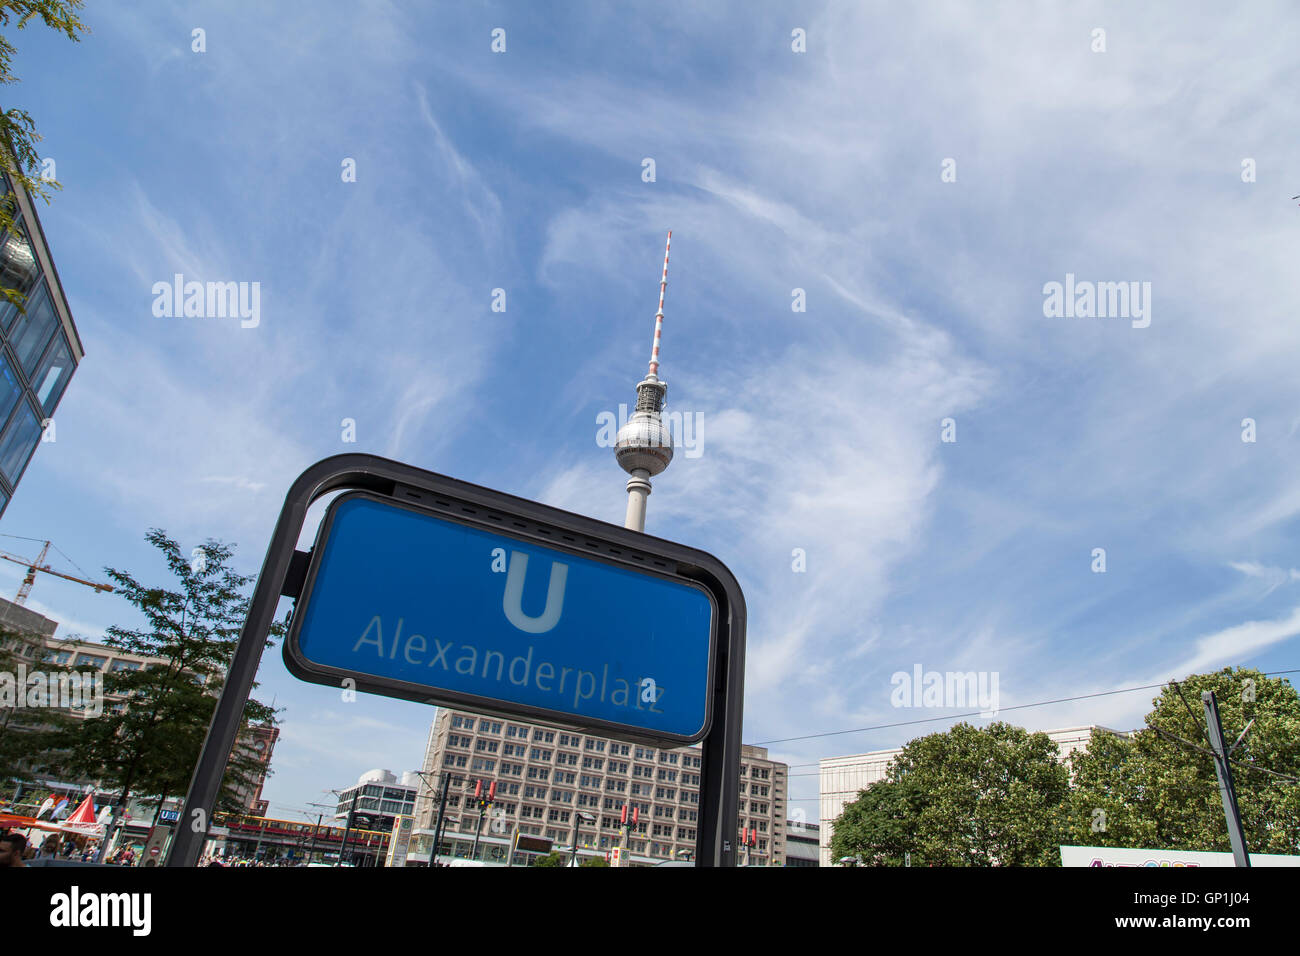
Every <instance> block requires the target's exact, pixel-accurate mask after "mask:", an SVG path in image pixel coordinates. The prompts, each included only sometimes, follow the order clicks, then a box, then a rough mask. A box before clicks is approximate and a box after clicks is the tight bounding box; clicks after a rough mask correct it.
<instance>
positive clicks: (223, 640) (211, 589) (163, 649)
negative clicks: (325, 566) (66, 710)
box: [62, 529, 284, 811]
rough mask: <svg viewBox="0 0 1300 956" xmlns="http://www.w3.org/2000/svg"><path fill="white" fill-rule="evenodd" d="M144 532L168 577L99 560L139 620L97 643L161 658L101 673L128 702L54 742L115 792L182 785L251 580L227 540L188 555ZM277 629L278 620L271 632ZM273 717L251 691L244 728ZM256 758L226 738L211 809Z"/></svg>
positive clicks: (161, 792)
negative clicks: (144, 579)
mask: <svg viewBox="0 0 1300 956" xmlns="http://www.w3.org/2000/svg"><path fill="white" fill-rule="evenodd" d="M146 540H148V541H149V543H150V544H152V545H153V546H154V547H156V548H157V549H158V550H159V552H160V554H161V556H162V558H163V560H164V562H165V564H166V566H167V568H168V570H169V571H170V572H171V574H172V576H173V577H174V578H175V579H176V580H177V586H176V587H175V588H174V589H169V588H167V587H162V586H156V585H146V584H143V583H141V582H140V581H139V580H137V579H136V577H135V576H134V575H132V574H131V573H129V572H127V571H120V570H116V569H112V568H109V569H106V573H107V574H108V576H109V577H110V578H112V580H113V581H114V583H115V584H116V585H117V588H118V592H119V593H120V594H122V595H123V596H124V597H125V598H126V600H128V601H129V602H130V603H131V604H133V605H135V607H136V608H137V609H138V610H139V611H140V613H141V614H142V615H143V617H144V626H142V627H137V628H124V627H117V626H114V627H110V628H109V629H108V637H107V638H106V639H105V643H106V644H107V645H108V646H110V647H114V648H117V649H119V650H122V651H125V652H127V653H131V654H138V655H142V656H147V657H153V658H158V659H159V660H160V663H158V664H154V665H151V666H146V667H143V668H140V669H138V670H121V671H114V672H111V673H109V674H107V675H105V678H104V692H105V695H106V696H108V697H109V698H110V699H112V698H118V699H120V700H122V701H124V702H125V703H126V704H127V706H126V707H124V708H122V709H121V712H116V710H114V709H113V708H108V709H106V710H105V712H104V714H103V715H102V716H100V717H97V718H92V719H87V720H86V721H85V722H84V723H83V724H82V725H81V726H79V727H77V728H75V729H74V730H73V731H70V732H69V733H68V734H66V735H65V736H64V738H63V741H62V743H63V748H64V750H65V751H66V762H67V765H68V766H69V768H70V769H72V770H73V771H74V772H78V773H81V774H84V775H86V776H89V777H94V778H97V779H99V780H101V781H103V782H104V783H106V784H108V785H110V786H112V787H113V788H114V789H116V790H118V791H119V792H120V793H122V794H123V795H124V797H125V795H126V794H128V793H131V792H135V793H141V794H148V795H153V796H157V797H159V798H160V800H161V799H162V798H164V797H167V796H172V795H178V794H183V793H184V792H185V791H186V788H187V786H188V784H189V780H190V776H191V774H192V772H193V768H194V766H195V764H196V763H197V762H198V757H199V752H200V750H201V748H202V744H203V739H204V736H205V734H206V733H207V728H208V724H209V723H210V721H211V719H212V713H213V711H214V709H215V707H216V700H217V698H216V695H217V694H218V693H219V692H220V690H221V686H222V684H223V683H224V680H225V674H226V669H227V667H228V666H229V664H230V660H231V658H232V656H233V654H234V650H235V645H236V644H237V643H238V641H239V635H240V632H241V630H242V628H243V624H244V619H245V617H246V616H247V613H248V598H246V597H245V596H244V595H243V588H244V587H245V586H246V585H247V584H248V583H249V582H250V581H251V580H252V579H251V577H248V576H246V575H240V574H237V573H236V572H235V571H234V570H233V569H232V568H230V567H229V564H228V562H229V560H230V558H231V557H232V555H233V553H234V552H233V549H232V548H230V547H229V546H227V545H225V544H222V543H221V542H219V541H214V540H211V539H209V540H208V541H207V542H206V543H205V544H203V545H201V546H199V547H197V548H195V549H194V551H193V553H192V557H191V558H189V559H187V558H186V557H185V555H184V554H182V552H181V548H180V546H179V545H178V544H177V543H176V542H175V541H173V540H172V539H170V538H168V537H167V535H166V533H165V532H163V531H160V530H157V529H155V530H152V531H150V532H149V533H148V534H147V535H146ZM283 631H284V624H283V623H281V622H277V623H276V624H275V625H274V627H273V628H272V631H271V634H272V636H273V637H278V636H280V635H281V634H282V633H283ZM273 719H274V711H273V710H272V709H271V708H270V707H267V706H266V705H265V704H262V703H260V702H258V701H256V700H252V699H250V700H249V702H248V705H247V707H246V708H245V710H244V724H243V728H244V730H246V729H247V727H248V725H249V723H267V722H272V721H273ZM259 766H260V765H259V764H258V762H257V760H256V759H255V758H254V757H253V756H252V755H251V754H249V753H247V752H245V749H244V748H241V747H239V746H236V747H235V749H234V751H233V752H232V754H231V756H230V763H229V765H228V767H227V771H226V777H225V780H224V781H223V785H222V790H221V795H220V797H219V800H218V809H221V810H231V811H237V810H238V809H240V806H239V803H238V801H237V799H236V790H237V789H238V788H240V787H247V786H251V785H252V782H253V780H254V778H255V776H256V774H257V773H258V772H259Z"/></svg>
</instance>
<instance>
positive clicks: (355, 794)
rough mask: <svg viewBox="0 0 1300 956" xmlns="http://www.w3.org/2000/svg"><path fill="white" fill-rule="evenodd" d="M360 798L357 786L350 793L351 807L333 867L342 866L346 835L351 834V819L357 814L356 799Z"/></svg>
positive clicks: (359, 790) (359, 787)
mask: <svg viewBox="0 0 1300 956" xmlns="http://www.w3.org/2000/svg"><path fill="white" fill-rule="evenodd" d="M359 796H361V784H357V789H355V790H353V791H352V807H351V809H349V810H348V819H347V823H346V825H345V826H344V827H343V845H342V846H341V847H339V858H338V862H336V863H335V864H334V865H335V866H342V865H343V853H344V851H345V850H347V848H348V834H349V833H351V832H352V818H353V816H355V815H356V812H357V797H359Z"/></svg>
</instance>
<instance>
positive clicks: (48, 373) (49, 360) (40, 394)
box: [32, 332, 72, 415]
mask: <svg viewBox="0 0 1300 956" xmlns="http://www.w3.org/2000/svg"><path fill="white" fill-rule="evenodd" d="M70 378H72V351H71V350H70V349H69V348H68V340H67V338H66V337H65V336H64V334H63V333H62V332H57V333H55V336H54V342H53V343H52V344H51V345H50V347H49V350H48V351H46V353H45V358H43V359H41V364H40V365H38V366H37V367H36V372H35V374H33V375H32V389H33V390H34V391H35V392H36V401H37V402H38V403H39V404H40V406H41V410H42V411H44V412H45V414H46V415H49V414H51V413H52V412H53V411H54V406H56V405H58V404H59V399H60V398H61V397H62V396H63V389H64V388H65V387H66V386H67V384H68V379H70Z"/></svg>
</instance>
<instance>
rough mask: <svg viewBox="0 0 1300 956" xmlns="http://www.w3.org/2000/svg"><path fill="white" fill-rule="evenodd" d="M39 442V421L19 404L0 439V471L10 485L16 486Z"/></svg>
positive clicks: (23, 404)
mask: <svg viewBox="0 0 1300 956" xmlns="http://www.w3.org/2000/svg"><path fill="white" fill-rule="evenodd" d="M40 440H41V425H40V421H39V420H38V419H37V418H36V414H35V413H34V412H33V411H32V409H31V406H30V405H28V404H27V403H26V402H19V403H18V411H16V412H15V413H14V416H13V418H12V419H10V421H9V427H8V428H6V429H5V431H4V435H3V437H0V471H3V472H4V475H5V477H6V478H8V479H9V483H10V484H14V485H16V484H18V479H19V478H20V477H21V476H22V473H23V469H24V468H26V467H27V462H28V460H29V459H30V458H31V457H32V452H34V451H35V450H36V445H37V444H38V443H39V442H40Z"/></svg>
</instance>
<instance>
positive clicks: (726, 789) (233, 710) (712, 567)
mask: <svg viewBox="0 0 1300 956" xmlns="http://www.w3.org/2000/svg"><path fill="white" fill-rule="evenodd" d="M337 492H342V494H339V495H338V496H337V497H336V498H335V499H334V500H333V501H331V502H330V504H329V507H328V508H327V509H326V511H325V517H324V519H323V520H322V521H321V525H320V527H319V529H318V530H317V533H316V538H315V542H314V544H313V546H312V548H311V550H310V551H299V550H297V544H298V542H299V540H301V538H302V535H303V532H304V528H305V524H306V520H307V513H308V509H309V508H310V507H311V506H312V504H313V503H314V502H316V501H319V500H321V499H323V498H324V497H325V496H326V495H329V494H332V493H337ZM282 597H288V598H291V599H292V600H293V601H294V606H293V612H292V617H291V620H290V625H289V631H288V635H287V637H286V639H285V642H284V660H285V664H286V666H287V667H288V668H289V670H290V672H291V673H293V674H294V675H295V676H296V677H299V678H301V679H303V680H308V681H313V682H315V683H319V684H327V685H331V686H334V687H337V688H343V689H345V690H346V689H352V690H357V691H367V692H370V693H377V694H385V695H387V696H390V697H400V698H405V699H408V700H417V701H421V702H425V703H430V704H446V705H449V706H453V707H462V708H464V709H466V710H471V711H476V712H479V713H486V714H498V715H501V716H504V717H507V718H509V717H515V718H518V719H521V720H531V721H534V722H538V723H545V724H549V725H552V726H558V727H574V728H579V729H583V730H589V731H592V732H594V733H599V734H602V735H604V736H609V737H617V738H621V739H623V740H630V741H642V742H646V743H650V744H651V745H662V746H670V747H671V746H681V745H683V744H689V743H694V742H696V741H699V742H701V748H700V753H701V764H700V780H699V786H700V815H699V821H698V827H697V839H696V858H695V859H696V865H697V866H732V865H734V864H735V846H734V843H735V826H736V812H737V802H738V796H737V794H738V782H739V780H740V751H741V737H740V733H741V717H742V708H743V699H744V673H745V600H744V596H743V595H742V594H741V591H740V586H739V585H738V584H737V582H736V579H735V577H734V576H733V575H732V574H731V572H730V571H728V570H727V568H726V566H725V565H723V564H722V563H721V562H720V561H718V560H717V559H716V558H714V557H713V556H712V555H710V554H707V553H705V552H703V551H698V550H696V549H694V548H688V547H685V546H684V545H680V544H676V543H674V542H671V541H665V540H662V539H660V538H653V537H650V536H649V535H645V534H641V533H639V532H636V531H629V530H628V529H626V528H622V527H619V526H617V525H611V524H606V523H604V522H601V521H596V520H594V519H591V518H586V517H584V516H582V515H576V514H572V513H571V512H567V511H561V510H559V509H557V508H548V507H546V506H544V505H539V504H536V503H534V502H531V501H525V500H524V499H521V498H516V497H513V496H512V495H507V494H504V493H502V492H499V491H494V490H492V489H490V488H483V487H480V486H478V485H471V484H468V483H466V482H463V481H457V480H456V479H454V478H448V477H446V476H443V475H438V474H434V473H433V472H429V471H424V470H422V469H419V468H414V467H412V466H410V465H404V464H402V463H401V462H396V461H389V460H387V459H384V458H377V457H375V456H373V455H338V456H335V457H333V458H327V459H325V460H324V461H320V462H317V463H316V464H314V465H312V466H311V467H310V468H308V469H307V470H306V471H304V472H303V473H302V474H301V475H300V476H299V477H298V479H297V480H296V481H295V482H294V483H293V486H292V487H291V488H290V489H289V492H288V494H287V495H286V496H285V502H284V507H283V508H282V509H281V511H280V518H279V520H278V521H277V523H276V526H275V532H274V534H273V535H272V537H271V542H270V545H269V546H268V548H267V552H266V560H265V561H264V563H263V565H262V572H261V574H260V575H259V576H258V579H257V586H256V588H255V589H254V591H253V597H252V600H251V601H250V602H249V609H248V618H247V620H246V621H245V623H244V629H243V632H242V633H241V635H240V639H239V644H238V646H237V647H236V649H235V654H234V658H233V659H232V660H231V663H230V668H229V671H228V673H227V675H226V681H225V684H224V686H223V689H222V692H221V697H220V699H219V700H218V701H217V707H216V711H215V712H214V714H213V717H212V723H211V724H210V725H209V727H208V734H207V738H206V739H205V740H204V743H203V752H202V754H201V755H200V757H199V763H198V765H197V766H196V767H195V770H194V777H193V779H192V780H191V781H190V788H189V792H188V794H187V796H186V798H185V806H184V810H183V813H182V819H181V821H180V825H179V826H177V828H176V834H175V836H174V838H173V840H172V844H171V848H170V850H169V853H168V857H167V865H168V866H194V865H195V864H196V863H197V861H198V859H199V856H200V855H201V853H202V850H203V845H204V841H205V839H206V835H207V830H208V821H210V820H211V817H212V811H213V808H214V806H215V804H216V800H217V794H218V792H219V790H220V786H221V780H222V775H223V773H224V771H225V767H226V763H227V761H228V759H229V757H230V752H231V749H232V748H233V747H234V746H235V742H236V739H237V737H238V734H239V730H240V727H241V725H242V720H243V715H244V708H245V706H246V705H247V702H248V695H249V693H250V692H251V690H252V687H253V683H254V680H255V678H256V676H257V669H258V666H259V665H260V663H261V661H262V653H263V651H264V650H265V648H266V642H267V638H268V636H269V635H270V633H271V630H272V628H273V627H274V625H275V621H276V615H277V613H278V611H277V607H278V604H279V601H280V599H281V598H282ZM501 756H502V757H504V754H502V755H501ZM507 759H508V758H507ZM467 769H468V770H469V772H474V768H467ZM481 772H483V773H485V774H488V775H494V774H492V772H491V771H487V770H486V769H484V770H482V771H481Z"/></svg>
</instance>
